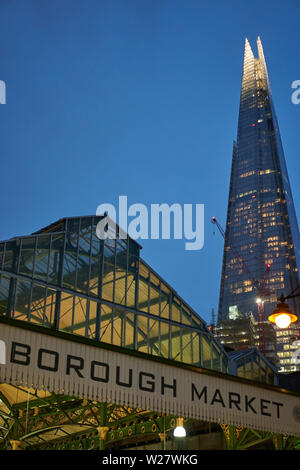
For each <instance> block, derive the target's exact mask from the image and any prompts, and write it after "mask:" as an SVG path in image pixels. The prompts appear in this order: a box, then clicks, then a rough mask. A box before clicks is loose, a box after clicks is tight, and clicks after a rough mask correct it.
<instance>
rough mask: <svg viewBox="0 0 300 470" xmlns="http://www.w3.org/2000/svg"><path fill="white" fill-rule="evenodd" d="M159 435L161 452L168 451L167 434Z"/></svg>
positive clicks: (161, 433)
mask: <svg viewBox="0 0 300 470" xmlns="http://www.w3.org/2000/svg"><path fill="white" fill-rule="evenodd" d="M158 435H159V438H160V448H161V450H166V446H165V443H166V438H167V433H165V432H159V433H158Z"/></svg>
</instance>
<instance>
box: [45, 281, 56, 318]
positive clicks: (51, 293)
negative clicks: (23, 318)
mask: <svg viewBox="0 0 300 470" xmlns="http://www.w3.org/2000/svg"><path fill="white" fill-rule="evenodd" d="M55 305H56V291H55V290H53V289H50V288H49V287H48V288H47V297H46V305H45V326H49V327H51V326H53V325H54V318H55Z"/></svg>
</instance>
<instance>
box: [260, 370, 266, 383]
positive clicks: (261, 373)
mask: <svg viewBox="0 0 300 470" xmlns="http://www.w3.org/2000/svg"><path fill="white" fill-rule="evenodd" d="M260 381H261V382H263V383H267V376H266V369H265V368H264V367H261V369H260Z"/></svg>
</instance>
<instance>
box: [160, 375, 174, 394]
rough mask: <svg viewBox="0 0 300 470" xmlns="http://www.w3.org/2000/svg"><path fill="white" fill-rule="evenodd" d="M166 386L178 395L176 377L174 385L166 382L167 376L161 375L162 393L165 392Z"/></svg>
mask: <svg viewBox="0 0 300 470" xmlns="http://www.w3.org/2000/svg"><path fill="white" fill-rule="evenodd" d="M165 388H171V389H172V390H173V397H174V398H175V397H176V379H173V385H169V384H166V383H165V378H164V377H163V376H162V377H161V394H162V395H164V394H165Z"/></svg>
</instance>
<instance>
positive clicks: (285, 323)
mask: <svg viewBox="0 0 300 470" xmlns="http://www.w3.org/2000/svg"><path fill="white" fill-rule="evenodd" d="M298 287H299V286H297V287H296V289H298ZM296 289H294V291H293V292H295V290H296ZM299 296H300V294H295V295H292V293H291V294H290V295H287V296H286V297H284V295H283V294H281V297H280V298H279V299H278V300H279V303H278V304H277V307H276V308H275V310H274V312H273V313H272V314H271V315H270V316H269V317H268V320H269V321H270V322H272V323H275V324H276V325H277V326H278V328H288V327H289V326H290V324H291V323H294V322H295V321H297V320H298V317H297V315H294V314H293V313H292V312H291V310H290V308H289V306H288V304H287V303H286V302H285V300H286V299H290V298H292V297H299Z"/></svg>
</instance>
